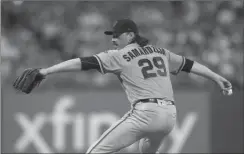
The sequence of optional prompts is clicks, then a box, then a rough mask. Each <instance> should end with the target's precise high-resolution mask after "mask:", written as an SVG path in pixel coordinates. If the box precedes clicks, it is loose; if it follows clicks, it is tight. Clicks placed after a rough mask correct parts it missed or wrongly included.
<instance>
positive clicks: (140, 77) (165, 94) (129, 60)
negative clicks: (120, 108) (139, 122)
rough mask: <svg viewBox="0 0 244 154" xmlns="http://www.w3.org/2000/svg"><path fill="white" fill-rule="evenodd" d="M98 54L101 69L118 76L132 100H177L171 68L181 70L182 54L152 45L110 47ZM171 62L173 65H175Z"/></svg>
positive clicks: (133, 101)
mask: <svg viewBox="0 0 244 154" xmlns="http://www.w3.org/2000/svg"><path fill="white" fill-rule="evenodd" d="M95 57H96V58H97V59H98V61H99V64H100V67H101V73H103V74H105V73H113V74H115V75H117V76H118V78H119V80H120V81H121V84H122V87H123V88H124V90H125V92H126V95H127V97H128V100H129V101H130V102H131V103H132V104H133V103H135V102H136V101H137V100H139V99H145V98H165V99H167V100H172V101H174V94H173V89H172V84H171V80H170V72H171V73H173V74H177V73H178V72H179V71H180V70H181V69H182V66H183V64H184V61H185V60H184V58H183V57H182V56H179V55H176V54H173V53H171V52H170V51H168V50H166V49H163V48H157V47H154V46H151V45H148V46H145V47H143V48H142V47H139V46H138V45H137V44H130V45H127V46H126V47H125V48H123V49H121V50H108V51H105V52H101V53H99V54H97V55H95ZM169 65H172V66H171V67H170V66H169Z"/></svg>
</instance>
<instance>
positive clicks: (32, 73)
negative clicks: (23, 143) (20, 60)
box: [13, 68, 45, 94]
mask: <svg viewBox="0 0 244 154" xmlns="http://www.w3.org/2000/svg"><path fill="white" fill-rule="evenodd" d="M44 78H45V76H44V75H42V74H41V73H40V69H39V68H28V69H26V70H25V71H24V72H23V73H22V74H21V75H20V76H19V77H17V79H16V80H15V81H14V84H13V87H14V88H15V89H16V90H19V91H22V92H24V93H26V94H29V93H30V92H31V91H32V90H33V89H34V88H35V87H37V86H38V85H39V84H40V83H41V81H42V80H43V79H44Z"/></svg>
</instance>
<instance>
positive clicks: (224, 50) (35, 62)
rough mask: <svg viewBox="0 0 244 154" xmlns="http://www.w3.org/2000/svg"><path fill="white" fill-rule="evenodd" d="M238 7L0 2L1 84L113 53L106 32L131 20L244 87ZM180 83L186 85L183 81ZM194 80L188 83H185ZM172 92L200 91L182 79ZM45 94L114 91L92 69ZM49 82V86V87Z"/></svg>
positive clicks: (111, 82)
mask: <svg viewBox="0 0 244 154" xmlns="http://www.w3.org/2000/svg"><path fill="white" fill-rule="evenodd" d="M243 7H244V5H243V1H242V0H234V1H206V2H204V1H191V0H190V1H184V2H183V1H169V2H167V1H164V2H82V1H53V2H52V1H39V2H38V1H24V2H23V1H13V2H11V1H3V2H1V34H2V39H1V67H0V69H1V75H2V83H3V84H4V85H10V84H12V81H13V79H14V78H15V77H16V75H17V74H18V73H20V72H22V71H23V69H25V68H29V67H47V66H51V65H53V64H56V63H58V62H61V61H64V60H67V59H71V58H74V57H77V56H90V55H93V54H96V53H99V52H102V51H105V50H107V49H109V48H111V41H110V39H111V38H109V37H107V36H105V35H104V33H103V32H104V30H107V29H110V28H111V27H112V24H113V22H114V21H115V20H116V19H119V18H131V19H133V20H134V21H135V22H136V23H137V24H138V26H139V29H140V32H141V34H142V35H143V36H145V37H147V38H149V39H150V41H151V44H154V45H157V46H160V47H164V48H167V49H169V50H171V51H172V52H175V53H177V54H181V55H185V56H188V57H189V58H192V59H194V60H196V61H198V62H200V63H203V64H205V65H207V66H208V67H210V68H211V69H212V70H214V71H216V72H218V73H220V74H222V75H224V76H225V77H226V78H228V79H229V80H231V82H232V83H233V84H234V85H235V86H238V87H243V67H242V66H243V65H242V63H243V51H244V41H243V25H244V11H243ZM186 78H187V79H188V78H189V80H186ZM191 79H193V80H191ZM172 80H173V83H174V84H175V86H182V85H183V86H184V85H185V84H188V85H193V86H199V87H202V86H203V85H205V82H206V80H203V79H202V78H201V77H197V76H193V75H186V74H183V75H182V77H179V78H173V79H172ZM46 82H47V84H44V85H43V88H54V89H55V88H62V87H65V88H67V87H72V88H74V87H77V88H79V87H81V88H84V87H85V88H87V87H89V86H95V87H113V86H116V87H117V84H115V83H118V82H117V79H116V78H115V77H114V76H112V75H105V76H103V75H100V73H98V72H93V71H90V72H89V73H88V72H85V73H84V72H81V73H71V74H70V73H63V74H59V75H54V76H52V77H50V79H49V80H47V81H46ZM49 83H50V84H49Z"/></svg>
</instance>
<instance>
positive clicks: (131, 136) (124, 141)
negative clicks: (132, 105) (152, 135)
mask: <svg viewBox="0 0 244 154" xmlns="http://www.w3.org/2000/svg"><path fill="white" fill-rule="evenodd" d="M142 134H143V133H142V132H141V131H140V130H139V129H138V126H137V124H136V123H135V121H132V120H131V119H130V115H128V116H127V117H125V118H122V119H121V120H119V121H118V122H117V123H116V124H114V125H112V126H111V127H110V128H109V129H108V130H107V131H105V132H104V133H103V134H102V136H101V137H100V138H99V139H98V140H97V141H96V142H95V143H94V144H93V145H92V146H91V147H90V148H89V149H88V151H87V154H91V153H103V154H106V153H107V154H108V153H114V152H117V151H119V150H121V149H123V148H125V147H127V146H129V145H131V144H133V143H134V142H136V141H138V140H140V139H141V138H142Z"/></svg>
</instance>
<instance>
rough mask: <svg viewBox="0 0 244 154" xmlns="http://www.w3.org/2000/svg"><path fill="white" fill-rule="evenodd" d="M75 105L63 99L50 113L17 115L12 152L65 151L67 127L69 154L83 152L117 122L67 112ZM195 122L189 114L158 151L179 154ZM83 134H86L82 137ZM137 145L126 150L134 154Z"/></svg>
mask: <svg viewBox="0 0 244 154" xmlns="http://www.w3.org/2000/svg"><path fill="white" fill-rule="evenodd" d="M74 105H75V99H74V97H72V96H63V97H61V98H60V99H59V100H58V101H57V102H56V104H55V106H54V108H53V111H52V112H51V113H50V114H49V113H44V112H39V113H36V115H34V117H29V116H28V115H26V114H25V113H16V115H15V117H14V118H15V120H16V122H17V123H18V125H19V127H20V128H21V130H22V133H21V134H20V136H19V138H18V139H17V140H16V143H15V145H14V149H15V152H26V150H27V148H28V147H29V146H33V147H34V148H35V150H36V152H38V153H56V152H66V148H67V147H66V145H67V143H66V141H67V139H66V133H67V128H66V127H67V126H68V125H71V126H72V132H71V134H72V149H73V151H72V152H84V151H86V150H87V148H88V147H89V145H91V144H92V143H93V142H95V141H96V140H97V139H98V138H99V137H100V135H101V134H102V133H103V132H102V131H101V128H102V127H104V126H110V125H112V124H113V123H115V122H116V121H117V120H119V119H120V116H118V115H117V114H115V113H112V112H93V113H89V114H84V113H82V112H78V113H74V112H70V111H69V110H70V109H72V107H74ZM197 120H198V115H197V114H196V113H195V112H191V113H188V114H187V115H186V116H185V117H184V119H183V120H182V122H181V125H179V124H178V123H177V124H176V126H175V128H174V130H173V131H172V132H171V134H170V135H169V137H168V139H167V140H171V144H170V145H168V146H167V147H166V146H165V145H167V144H163V145H162V147H161V151H160V152H168V153H179V152H181V149H182V147H183V146H184V144H185V142H186V140H187V139H188V138H189V137H190V135H191V132H192V129H193V128H194V126H195V124H196V122H197ZM47 125H49V126H51V128H52V143H51V144H48V143H47V141H46V140H45V138H44V137H43V134H42V133H41V130H42V129H43V128H44V127H46V126H47ZM85 132H88V133H87V134H85ZM167 140H166V141H167ZM136 146H137V144H134V145H132V146H130V147H129V148H127V149H126V151H127V152H133V151H134V150H135V149H136Z"/></svg>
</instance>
